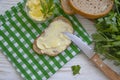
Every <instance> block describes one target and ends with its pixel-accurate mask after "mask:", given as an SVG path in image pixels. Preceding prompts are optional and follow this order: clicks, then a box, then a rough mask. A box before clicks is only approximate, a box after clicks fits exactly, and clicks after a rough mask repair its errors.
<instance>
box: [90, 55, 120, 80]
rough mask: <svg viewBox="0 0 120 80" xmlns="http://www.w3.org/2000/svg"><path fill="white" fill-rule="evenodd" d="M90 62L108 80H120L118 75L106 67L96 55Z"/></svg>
mask: <svg viewBox="0 0 120 80" xmlns="http://www.w3.org/2000/svg"><path fill="white" fill-rule="evenodd" d="M91 60H92V62H93V63H95V65H96V66H97V67H98V68H99V69H100V70H101V71H102V72H103V73H104V74H105V75H106V76H107V77H108V78H109V79H110V80H120V75H118V74H117V73H116V72H115V71H113V70H112V69H111V68H110V67H108V66H107V65H106V64H105V63H104V62H103V61H102V60H101V58H100V57H99V55H98V54H95V55H94V56H93V57H92V58H91Z"/></svg>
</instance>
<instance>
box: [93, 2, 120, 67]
mask: <svg viewBox="0 0 120 80" xmlns="http://www.w3.org/2000/svg"><path fill="white" fill-rule="evenodd" d="M96 29H97V33H95V34H93V35H92V37H93V41H94V42H95V51H96V52H97V53H101V54H102V55H104V56H105V58H108V59H110V60H113V61H115V63H116V64H117V65H120V0H114V8H113V10H112V11H111V12H110V13H109V14H108V15H106V16H105V17H102V18H99V19H97V20H96Z"/></svg>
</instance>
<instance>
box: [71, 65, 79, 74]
mask: <svg viewBox="0 0 120 80" xmlns="http://www.w3.org/2000/svg"><path fill="white" fill-rule="evenodd" d="M71 69H72V72H73V75H76V74H79V71H80V69H81V67H80V65H74V66H72V67H71Z"/></svg>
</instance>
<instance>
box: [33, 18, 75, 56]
mask: <svg viewBox="0 0 120 80" xmlns="http://www.w3.org/2000/svg"><path fill="white" fill-rule="evenodd" d="M63 32H70V33H73V28H72V24H71V22H70V21H69V20H68V19H66V18H65V17H63V16H59V17H56V18H55V19H53V21H52V22H51V23H50V24H49V25H48V27H47V28H46V29H45V30H44V32H43V33H42V34H41V35H39V36H38V37H37V38H36V39H35V41H34V43H33V50H34V51H35V52H37V53H38V54H46V55H49V56H56V55H58V54H59V53H61V52H62V51H64V50H65V49H66V48H67V47H68V46H69V45H70V43H71V40H69V39H68V37H67V36H65V35H64V34H63Z"/></svg>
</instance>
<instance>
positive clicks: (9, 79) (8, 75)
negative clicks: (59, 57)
mask: <svg viewBox="0 0 120 80" xmlns="http://www.w3.org/2000/svg"><path fill="white" fill-rule="evenodd" d="M19 1H21V0H0V14H4V12H5V11H6V10H8V9H10V7H11V6H13V5H16V3H17V2H19ZM76 16H77V18H78V19H79V21H80V22H81V23H82V25H83V26H84V28H85V29H86V30H87V32H88V33H89V34H92V33H94V32H95V28H94V23H93V22H91V21H90V20H88V19H85V18H83V17H81V16H79V15H76ZM107 62H109V65H110V67H111V68H112V69H114V70H115V71H119V68H116V67H115V66H113V64H111V62H110V61H107ZM72 65H80V66H81V70H80V74H79V75H76V76H73V75H72V71H71V66H72ZM118 73H119V72H118ZM0 80H23V78H21V76H20V74H19V73H17V72H16V70H15V68H14V67H13V66H12V64H10V62H9V61H8V60H7V58H6V57H5V56H4V55H3V54H2V52H0ZM48 80H109V79H108V78H107V77H106V76H105V75H104V74H103V73H102V72H101V71H100V70H99V69H98V68H97V67H95V66H94V64H92V63H91V61H90V60H89V59H88V57H86V56H85V55H84V54H82V53H81V54H78V55H77V56H75V57H74V58H73V59H72V60H70V61H69V62H68V63H67V64H66V65H64V66H63V67H62V68H61V69H60V70H58V71H57V72H56V73H55V74H54V75H53V76H51V77H50V78H49V79H48Z"/></svg>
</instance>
